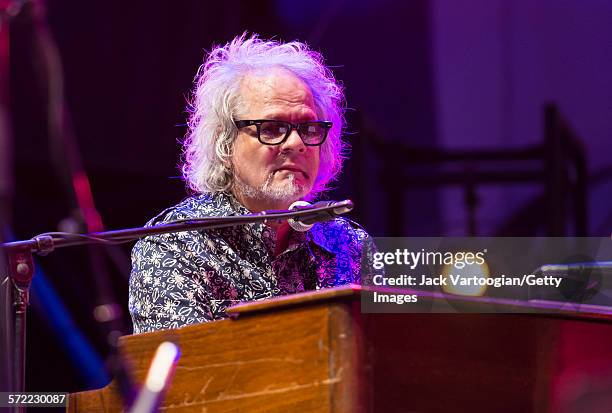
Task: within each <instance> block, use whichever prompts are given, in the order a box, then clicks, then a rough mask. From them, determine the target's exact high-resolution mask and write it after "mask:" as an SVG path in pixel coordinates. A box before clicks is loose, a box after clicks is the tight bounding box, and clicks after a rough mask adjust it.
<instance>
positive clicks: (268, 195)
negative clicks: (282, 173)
mask: <svg viewBox="0 0 612 413" xmlns="http://www.w3.org/2000/svg"><path fill="white" fill-rule="evenodd" d="M273 178H274V174H273V173H272V174H270V175H269V176H268V179H267V180H266V182H264V184H263V185H262V186H261V187H260V188H255V187H253V186H251V185H249V184H247V183H245V182H242V181H241V180H239V179H237V178H235V186H236V190H237V191H239V193H241V194H242V196H243V197H245V198H250V199H253V200H257V201H261V202H265V203H270V204H282V205H290V204H292V203H293V202H295V201H297V200H298V199H301V198H302V197H304V196H305V195H306V193H305V192H306V188H304V187H302V186H300V185H298V184H297V183H296V182H295V176H294V175H293V174H291V175H289V176H288V177H287V179H285V180H283V182H282V183H280V184H276V185H273V184H272V181H273Z"/></svg>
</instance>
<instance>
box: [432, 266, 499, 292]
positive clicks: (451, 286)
mask: <svg viewBox="0 0 612 413" xmlns="http://www.w3.org/2000/svg"><path fill="white" fill-rule="evenodd" d="M441 274H442V276H443V277H444V279H445V280H447V283H446V285H444V286H442V291H444V292H445V293H448V294H455V295H465V296H471V297H479V296H483V295H484V294H485V292H486V291H487V286H486V284H485V285H477V284H476V283H469V284H467V285H462V283H461V282H460V281H459V282H456V283H452V282H450V275H451V274H452V275H454V276H455V278H457V276H459V277H458V279H459V280H461V279H464V278H472V277H477V278H489V276H490V271H489V265H488V264H487V262H486V261H484V262H483V263H482V264H478V263H473V264H466V265H465V266H464V267H463V268H457V267H455V266H454V265H452V264H449V265H445V266H443V267H442V271H441ZM483 284H484V283H483Z"/></svg>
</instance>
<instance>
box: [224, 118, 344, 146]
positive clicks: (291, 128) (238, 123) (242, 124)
mask: <svg viewBox="0 0 612 413" xmlns="http://www.w3.org/2000/svg"><path fill="white" fill-rule="evenodd" d="M263 122H280V123H285V124H287V125H289V130H288V131H287V133H286V134H285V137H284V138H283V139H282V140H281V141H280V142H278V143H269V142H264V141H262V140H261V124H262V123H263ZM308 123H316V124H320V125H323V126H324V131H325V134H324V135H323V139H322V140H321V142H319V143H315V144H313V143H306V142H304V138H302V135H301V134H300V130H299V129H298V127H299V126H300V125H304V124H308ZM234 125H236V127H237V128H238V129H242V128H246V127H247V126H253V125H255V127H256V128H257V140H258V141H259V142H260V143H261V144H262V145H269V146H276V145H282V144H283V143H285V142H286V141H287V139H289V136H290V135H291V132H293V131H294V130H295V131H296V132H297V134H298V136H299V137H300V139H301V140H302V143H303V144H304V146H321V145H323V143H325V140H326V139H327V135H329V130H330V129H331V128H332V126H333V123H332V122H330V121H328V120H312V121H308V122H300V123H291V122H287V121H284V120H276V119H254V120H234Z"/></svg>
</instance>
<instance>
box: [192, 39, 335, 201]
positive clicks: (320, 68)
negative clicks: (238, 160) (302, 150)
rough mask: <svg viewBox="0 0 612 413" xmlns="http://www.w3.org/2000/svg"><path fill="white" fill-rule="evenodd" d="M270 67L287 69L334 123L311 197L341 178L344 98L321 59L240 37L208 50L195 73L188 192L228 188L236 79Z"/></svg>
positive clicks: (301, 48) (293, 45)
mask: <svg viewBox="0 0 612 413" xmlns="http://www.w3.org/2000/svg"><path fill="white" fill-rule="evenodd" d="M270 67H282V68H284V69H287V70H289V71H291V72H292V73H293V74H294V75H296V76H297V77H298V78H300V79H301V80H302V81H303V82H305V83H306V84H307V85H308V86H309V87H310V90H311V91H312V95H313V98H314V102H315V107H316V111H317V116H318V117H319V119H323V120H329V121H331V122H333V127H332V129H331V130H330V131H329V135H328V137H327V139H326V140H325V142H324V143H323V145H322V146H321V149H320V151H321V152H320V165H319V173H318V175H317V179H316V180H315V183H314V186H313V189H312V191H311V193H310V196H314V195H316V194H318V193H320V192H322V191H325V190H326V189H327V188H328V184H329V183H330V182H332V181H333V180H334V179H335V178H336V177H337V175H338V174H339V173H340V170H341V168H342V161H343V159H344V154H345V150H346V144H345V143H344V142H343V141H342V136H341V135H342V129H343V123H344V117H343V115H344V93H343V89H342V86H341V85H340V84H339V82H338V81H336V79H335V78H334V76H333V74H332V72H331V71H330V70H329V69H328V68H327V67H326V66H325V65H324V63H323V57H322V56H321V54H320V53H318V52H315V51H313V50H311V49H310V48H309V47H308V46H307V45H306V44H304V43H300V42H297V41H294V42H289V43H281V42H278V41H274V40H262V39H260V38H259V36H258V35H257V34H253V35H251V36H249V37H247V34H246V33H244V34H242V35H241V36H238V37H236V38H235V39H234V40H232V41H231V42H229V43H227V44H226V45H225V46H217V47H215V48H213V50H212V51H211V52H210V53H209V54H208V57H207V59H206V60H205V62H204V64H202V66H200V68H199V69H198V72H197V74H196V78H195V89H194V91H193V94H192V97H191V98H190V102H189V106H188V112H189V121H188V124H187V125H188V133H187V136H186V138H185V140H184V142H183V157H182V165H181V169H182V173H183V178H184V179H185V181H186V183H187V185H188V187H189V188H190V189H191V190H193V191H195V192H200V193H201V192H219V191H227V190H230V189H231V188H232V185H233V183H234V176H233V172H232V167H231V158H232V153H233V147H234V141H235V139H236V136H237V134H238V130H237V128H236V126H235V125H234V116H236V115H237V112H238V111H239V108H240V104H241V102H240V84H241V80H242V79H243V78H244V76H245V75H247V74H248V73H250V72H253V71H259V70H261V69H266V68H270Z"/></svg>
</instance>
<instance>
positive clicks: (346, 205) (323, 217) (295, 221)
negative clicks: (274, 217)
mask: <svg viewBox="0 0 612 413" xmlns="http://www.w3.org/2000/svg"><path fill="white" fill-rule="evenodd" d="M326 207H334V208H330V209H326V210H323V211H316V210H317V209H318V208H326ZM289 210H290V211H311V210H312V211H313V214H312V215H306V216H303V217H296V218H291V219H288V220H287V223H288V224H289V226H290V227H291V228H293V229H294V230H295V231H298V232H305V231H308V230H309V229H310V228H312V227H313V226H314V224H316V223H317V222H325V221H330V220H332V219H334V218H336V217H337V216H340V215H342V214H346V213H347V212H349V211H352V210H353V202H352V201H350V200H345V201H340V202H338V201H321V202H316V203H314V204H311V203H310V202H306V201H295V202H294V203H293V204H291V206H289Z"/></svg>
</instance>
